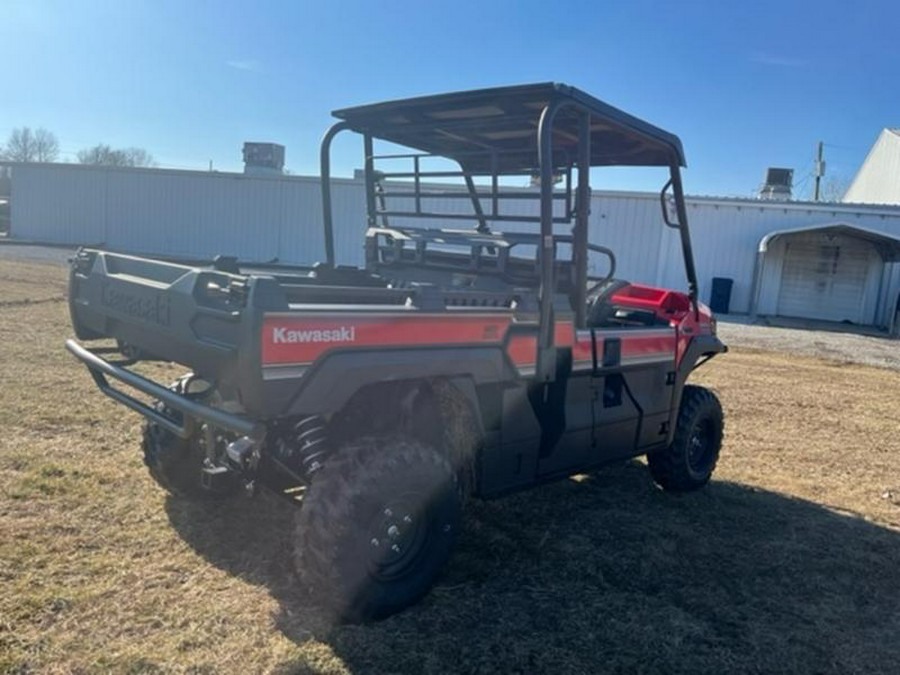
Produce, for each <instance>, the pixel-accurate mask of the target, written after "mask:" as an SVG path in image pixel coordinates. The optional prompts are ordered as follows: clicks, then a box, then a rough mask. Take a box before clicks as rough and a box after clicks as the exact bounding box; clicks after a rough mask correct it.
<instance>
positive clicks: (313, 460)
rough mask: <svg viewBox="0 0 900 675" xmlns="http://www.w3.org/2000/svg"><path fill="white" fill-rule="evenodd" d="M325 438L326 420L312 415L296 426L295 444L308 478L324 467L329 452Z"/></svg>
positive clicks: (304, 472)
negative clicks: (323, 463)
mask: <svg viewBox="0 0 900 675" xmlns="http://www.w3.org/2000/svg"><path fill="white" fill-rule="evenodd" d="M325 441H326V436H325V419H324V418H323V417H322V416H321V415H310V416H309V417H304V418H303V419H302V420H300V421H299V422H297V423H296V424H295V425H294V442H295V443H296V447H297V451H298V453H299V456H300V466H301V467H302V469H303V474H304V475H305V476H306V477H307V478H311V477H312V475H313V474H314V473H315V472H316V471H318V470H319V469H320V468H321V467H322V462H324V461H325V455H326V454H327V452H328V445H327V444H326V442H325Z"/></svg>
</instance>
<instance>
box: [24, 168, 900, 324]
mask: <svg viewBox="0 0 900 675" xmlns="http://www.w3.org/2000/svg"><path fill="white" fill-rule="evenodd" d="M11 196H12V199H11V212H12V229H11V232H12V237H13V238H17V239H22V240H32V241H41V242H48V243H58V244H100V245H103V246H106V247H108V248H110V249H113V250H120V251H129V252H135V253H145V254H153V255H164V256H174V257H179V256H180V257H194V258H211V257H212V256H214V255H217V254H224V255H235V256H237V257H238V258H240V259H242V260H247V261H271V260H279V261H282V262H291V263H312V262H315V261H317V260H320V259H322V258H324V242H323V236H322V225H321V222H322V217H321V204H320V182H319V180H318V179H317V178H309V177H294V176H272V177H268V176H267V177H263V176H245V175H243V174H231V173H207V172H193V171H173V170H161V169H123V168H112V167H88V166H80V165H59V164H46V165H42V164H22V165H12V195H11ZM438 201H439V202H441V201H443V202H444V203H435V204H432V205H430V206H431V210H435V211H450V210H456V211H459V210H461V209H462V210H468V209H470V208H471V206H470V205H469V203H468V202H467V201H465V200H460V199H446V200H438ZM333 202H334V206H335V213H334V219H335V227H336V232H335V248H336V253H337V259H338V262H340V263H342V264H361V263H362V262H363V231H364V228H365V196H364V186H363V183H362V181H361V180H355V179H336V180H335V181H334V183H333ZM687 202H688V217H689V220H690V225H691V235H692V239H693V244H694V255H695V258H696V263H697V273H698V278H699V281H700V285H701V288H700V292H701V297H702V298H703V299H704V300H707V301H708V300H709V293H710V290H711V284H712V279H713V278H714V277H722V278H725V279H731V280H733V288H732V293H731V302H730V311H731V312H734V313H743V314H759V315H772V316H786V317H802V318H810V319H821V320H827V321H844V322H850V323H854V324H862V325H876V326H882V327H889V326H891V325H893V324H894V323H897V322H898V320H897V319H895V315H896V313H897V309H898V303H900V298H898V295H900V263H898V260H900V207H896V206H873V205H857V204H846V203H829V204H823V203H812V202H777V201H763V200H754V199H731V198H714V197H689V198H688V200H687ZM519 203H521V204H526V203H527V204H529V206H528V207H529V208H536V204H530V202H522V201H521V200H519ZM453 223H454V225H453V226H454V227H459V221H453ZM409 224H412V223H409ZM590 227H591V233H590V237H591V240H592V241H593V242H595V243H599V244H603V245H605V246H609V247H610V248H612V249H613V250H614V251H615V252H616V254H617V258H618V263H619V265H618V271H617V276H618V277H620V278H623V279H628V280H630V281H635V282H643V283H647V284H651V285H659V286H667V287H672V288H684V287H685V285H686V281H685V276H684V270H683V265H682V258H681V253H680V242H679V239H678V236H677V232H675V231H674V230H671V229H669V228H667V227H666V226H665V225H664V224H663V222H662V218H661V214H660V202H659V196H658V195H656V194H652V193H631V192H595V193H594V195H593V202H592V210H591V221H590Z"/></svg>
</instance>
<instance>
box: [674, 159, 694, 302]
mask: <svg viewBox="0 0 900 675" xmlns="http://www.w3.org/2000/svg"><path fill="white" fill-rule="evenodd" d="M669 175H670V176H671V181H672V191H673V192H674V193H675V210H676V212H677V213H678V232H679V234H680V235H681V252H682V255H683V256H684V271H685V273H686V274H687V279H688V289H689V293H690V296H691V304H692V305H693V306H694V314H695V316H697V318H698V319H699V316H700V308H699V306H698V305H697V301H698V298H697V293H698V290H697V268H696V267H695V266H694V249H693V247H692V246H691V233H690V231H689V230H688V219H687V209H686V208H685V206H684V188H683V187H682V185H681V169H680V168H679V166H678V164H675V163H673V164H672V165H671V166H670V167H669Z"/></svg>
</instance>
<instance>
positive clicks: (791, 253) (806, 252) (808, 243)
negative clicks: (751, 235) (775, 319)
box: [751, 222, 900, 328]
mask: <svg viewBox="0 0 900 675" xmlns="http://www.w3.org/2000/svg"><path fill="white" fill-rule="evenodd" d="M898 261H900V237H895V236H892V235H890V234H886V233H884V232H877V231H874V230H870V229H866V228H862V227H859V226H857V225H853V224H851V223H845V222H837V223H829V224H823V225H814V226H811V227H802V228H796V229H786V230H778V231H774V232H770V233H769V234H767V235H766V236H764V237H763V238H762V239H761V240H760V242H759V247H758V250H757V259H756V268H755V271H754V276H753V288H752V291H751V298H752V299H753V302H752V307H751V314H753V315H765V316H781V317H791V318H801V319H813V320H819V321H833V322H842V323H851V324H857V325H872V326H880V327H886V328H890V327H891V326H892V324H893V323H894V316H895V314H896V312H897V309H898V297H897V295H898V289H900V265H897V264H896V263H897V262H898Z"/></svg>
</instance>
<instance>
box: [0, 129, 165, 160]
mask: <svg viewBox="0 0 900 675" xmlns="http://www.w3.org/2000/svg"><path fill="white" fill-rule="evenodd" d="M75 156H76V157H77V158H78V161H79V163H81V164H94V165H102V166H142V167H153V166H156V160H154V159H153V155H151V154H150V153H149V152H147V151H146V150H144V149H143V148H134V147H130V148H113V147H111V146H109V145H107V144H106V143H98V144H97V145H95V146H93V147H90V148H84V149H82V150H79V151H78V152H77V153H75ZM57 159H59V140H58V139H57V138H56V134H54V133H53V132H52V131H47V130H46V129H43V128H37V129H33V130H32V129H31V128H30V127H18V128H16V129H13V130H12V132H11V133H10V134H9V138H8V139H7V141H6V143H5V144H4V145H0V160H2V161H6V162H55V161H56V160H57Z"/></svg>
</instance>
